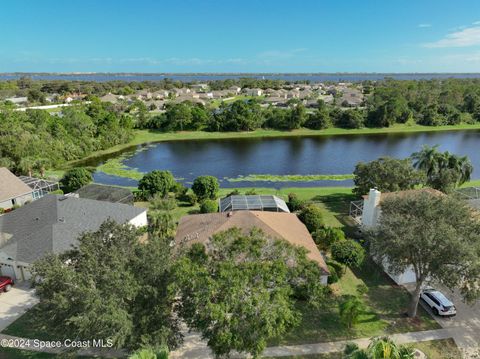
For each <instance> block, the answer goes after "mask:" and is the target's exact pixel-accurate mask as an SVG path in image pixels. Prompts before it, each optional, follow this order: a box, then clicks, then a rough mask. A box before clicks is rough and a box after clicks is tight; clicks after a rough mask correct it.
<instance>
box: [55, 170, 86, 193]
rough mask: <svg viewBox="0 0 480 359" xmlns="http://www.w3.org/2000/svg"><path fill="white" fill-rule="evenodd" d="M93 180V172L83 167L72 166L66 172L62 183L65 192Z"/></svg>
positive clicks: (74, 189)
mask: <svg viewBox="0 0 480 359" xmlns="http://www.w3.org/2000/svg"><path fill="white" fill-rule="evenodd" d="M92 181H93V177H92V173H91V172H90V171H89V170H87V169H86V168H83V167H77V168H72V169H70V170H68V171H67V172H65V174H64V175H63V177H62V179H61V180H60V185H61V186H62V187H63V189H64V191H65V192H73V191H76V190H77V189H79V188H81V187H83V186H85V185H87V184H89V183H90V182H92Z"/></svg>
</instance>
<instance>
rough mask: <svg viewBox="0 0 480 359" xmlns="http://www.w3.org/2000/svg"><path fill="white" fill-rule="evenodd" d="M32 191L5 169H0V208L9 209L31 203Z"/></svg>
mask: <svg viewBox="0 0 480 359" xmlns="http://www.w3.org/2000/svg"><path fill="white" fill-rule="evenodd" d="M32 192H33V190H32V189H31V188H30V187H29V186H28V185H27V184H25V183H24V182H23V181H22V180H21V179H20V178H18V177H17V176H15V175H14V174H13V173H12V172H10V171H9V169H8V168H6V167H0V208H2V209H10V208H12V207H13V206H15V205H18V206H22V205H24V204H25V203H28V202H31V201H33V194H32Z"/></svg>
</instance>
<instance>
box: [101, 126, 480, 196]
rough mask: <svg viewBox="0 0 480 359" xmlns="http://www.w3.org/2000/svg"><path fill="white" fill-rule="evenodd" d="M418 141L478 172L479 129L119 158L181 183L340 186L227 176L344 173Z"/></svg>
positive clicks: (203, 143) (177, 148) (166, 145)
mask: <svg viewBox="0 0 480 359" xmlns="http://www.w3.org/2000/svg"><path fill="white" fill-rule="evenodd" d="M423 144H427V145H435V144H439V145H440V149H441V150H442V151H445V150H448V151H450V152H452V153H456V154H459V155H467V156H469V157H470V160H471V161H472V163H473V165H474V167H475V172H474V174H473V178H475V179H478V178H480V152H479V144H480V131H451V132H430V133H412V134H378V135H347V136H330V137H326V136H321V137H288V138H268V139H228V140H196V141H173V142H163V143H157V144H151V145H148V146H139V147H137V148H136V149H134V150H129V151H127V152H124V155H125V156H126V160H125V161H124V164H125V165H127V166H129V167H132V168H137V169H138V170H140V171H142V172H148V171H152V170H154V169H165V170H169V171H171V172H172V173H173V174H174V176H175V177H177V178H181V179H182V182H184V183H186V184H189V183H191V182H192V181H193V179H194V178H196V177H197V176H200V175H206V174H208V175H212V176H216V177H217V178H218V179H219V180H220V181H221V185H222V186H224V187H253V186H256V187H260V186H268V187H287V186H292V185H295V186H305V187H307V186H343V185H350V184H351V183H352V182H351V180H346V181H315V182H263V181H261V182H247V181H242V182H230V181H228V180H227V178H239V176H246V175H250V174H273V175H287V174H291V175H308V174H348V173H352V172H353V170H354V167H355V165H356V164H357V163H358V162H360V161H371V160H373V159H376V158H378V157H380V156H387V155H388V156H392V157H396V158H405V157H408V156H409V155H410V154H411V153H412V152H414V151H417V150H420V149H421V146H422V145H423ZM94 164H98V161H97V163H94ZM94 177H95V180H96V181H97V182H100V183H105V184H117V185H136V181H133V180H129V179H125V178H119V177H112V176H107V175H105V174H103V173H99V172H97V173H95V175H94Z"/></svg>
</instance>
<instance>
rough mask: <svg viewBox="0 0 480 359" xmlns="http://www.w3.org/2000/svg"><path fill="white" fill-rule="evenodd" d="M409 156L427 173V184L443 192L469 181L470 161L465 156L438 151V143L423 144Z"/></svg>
mask: <svg viewBox="0 0 480 359" xmlns="http://www.w3.org/2000/svg"><path fill="white" fill-rule="evenodd" d="M411 158H412V159H413V161H414V162H413V165H414V166H415V167H416V168H418V169H420V170H423V171H425V173H426V174H427V185H429V186H431V187H433V188H435V189H438V190H441V191H443V192H445V193H448V192H450V191H451V190H452V189H453V188H455V187H458V186H460V185H462V184H463V183H465V182H467V181H469V180H470V177H471V175H472V173H473V166H472V163H471V162H470V160H469V158H468V157H467V156H463V157H460V156H457V155H454V154H451V153H450V152H448V151H446V152H443V153H442V152H439V151H438V145H437V146H433V147H429V146H423V148H422V150H421V151H418V152H414V153H413V154H412V156H411Z"/></svg>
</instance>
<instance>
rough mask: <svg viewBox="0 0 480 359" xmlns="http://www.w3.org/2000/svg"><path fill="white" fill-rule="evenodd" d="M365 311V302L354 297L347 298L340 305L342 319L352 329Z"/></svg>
mask: <svg viewBox="0 0 480 359" xmlns="http://www.w3.org/2000/svg"><path fill="white" fill-rule="evenodd" d="M364 309H365V306H364V304H363V302H362V301H361V300H360V299H359V298H357V297H354V296H349V297H347V298H346V299H345V300H344V301H343V302H341V303H340V304H339V305H338V310H339V312H340V319H341V320H342V322H343V324H345V325H346V326H347V327H348V328H351V327H352V326H354V325H355V324H356V323H357V322H358V319H359V317H360V314H362V312H363V311H364Z"/></svg>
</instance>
